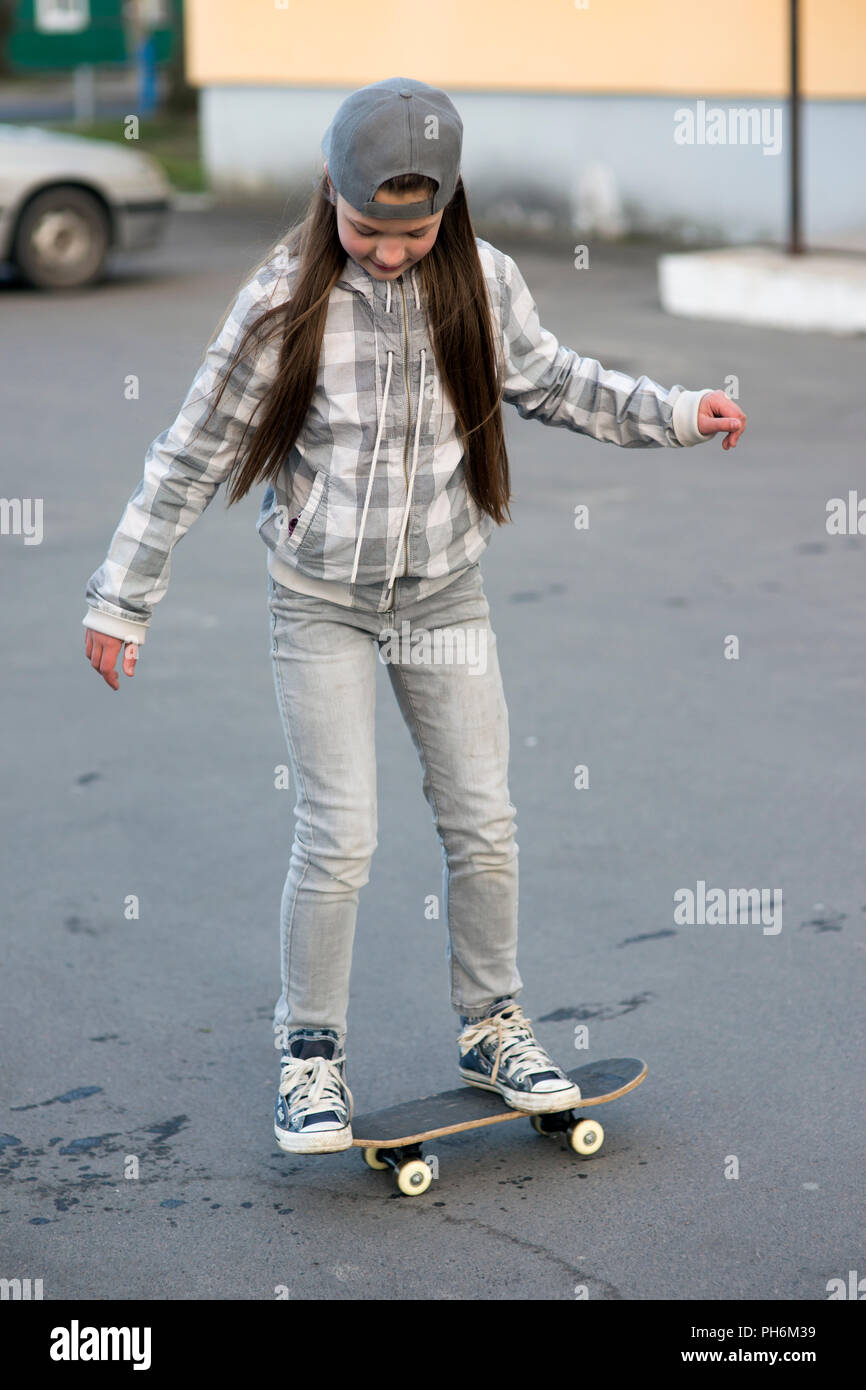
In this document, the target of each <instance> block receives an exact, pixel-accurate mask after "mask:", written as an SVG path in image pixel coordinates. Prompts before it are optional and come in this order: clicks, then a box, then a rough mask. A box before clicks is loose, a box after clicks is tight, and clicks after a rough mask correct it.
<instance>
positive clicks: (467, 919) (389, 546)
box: [84, 77, 745, 1153]
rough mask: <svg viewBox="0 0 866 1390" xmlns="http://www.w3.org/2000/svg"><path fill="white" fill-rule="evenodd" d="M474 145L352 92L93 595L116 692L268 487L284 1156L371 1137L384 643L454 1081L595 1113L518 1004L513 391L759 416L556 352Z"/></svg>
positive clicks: (160, 451) (613, 433) (671, 423)
mask: <svg viewBox="0 0 866 1390" xmlns="http://www.w3.org/2000/svg"><path fill="white" fill-rule="evenodd" d="M461 146H462V122H461V120H460V117H459V115H458V113H457V111H456V109H455V107H454V106H453V104H452V103H451V101H450V99H449V98H448V97H447V96H446V94H445V93H444V92H442V91H439V90H437V89H436V88H433V87H430V86H427V85H426V84H425V83H423V82H417V81H414V80H411V79H408V78H402V77H401V78H393V79H389V80H386V81H383V82H376V83H373V84H371V85H370V86H368V87H363V88H361V89H360V90H359V91H357V92H354V93H352V95H351V96H349V97H348V98H347V99H346V100H345V101H344V102H343V103H342V105H341V106H340V108H339V109H338V111H337V114H336V116H335V118H334V120H333V121H332V123H331V125H330V126H329V128H328V131H327V132H326V135H325V139H324V141H323V146H322V148H323V152H324V154H325V156H326V162H325V166H324V176H323V178H322V180H321V183H320V185H319V187H318V188H317V189H316V191H315V193H314V194H313V197H312V199H311V201H310V205H309V207H308V209H307V212H306V215H305V216H304V218H303V219H302V221H301V222H300V223H299V224H297V225H296V226H295V227H294V228H293V229H292V231H291V232H290V234H289V235H288V237H287V240H286V243H285V244H280V245H277V246H274V247H272V248H271V250H270V251H269V253H268V255H267V256H266V257H265V259H264V261H262V262H261V263H260V265H259V266H258V267H257V269H256V271H255V273H254V275H253V276H252V278H251V279H250V280H248V282H247V283H246V284H245V285H244V287H243V288H242V290H241V291H240V293H239V295H238V296H237V298H236V300H235V302H234V304H233V305H232V306H231V308H230V310H229V312H228V314H227V315H226V318H225V319H224V321H223V324H222V325H221V327H220V329H219V330H218V332H217V335H216V337H215V339H214V340H213V342H212V343H211V344H210V346H209V348H208V350H207V353H206V356H205V360H204V362H203V364H202V366H201V367H200V369H199V371H198V373H197V375H196V377H195V380H194V382H193V384H192V386H191V388H190V391H189V393H188V394H187V397H186V399H185V400H184V403H183V405H182V407H181V410H180V413H179V415H178V416H177V419H176V420H175V422H174V424H173V425H172V426H171V427H170V428H169V429H168V430H166V431H165V432H164V433H163V434H161V435H159V436H158V438H157V439H155V440H154V441H153V443H152V444H151V445H150V447H149V449H148V451H147V455H146V461H145V470H144V477H143V480H142V482H141V484H140V485H139V487H138V488H137V489H136V491H135V492H134V493H133V495H132V497H131V498H130V500H129V502H128V504H127V507H126V511H125V512H124V515H123V517H122V518H121V521H120V524H119V526H118V528H117V531H116V532H115V534H114V537H113V538H112V542H111V546H110V549H109V552H108V556H107V558H106V559H105V561H104V563H103V565H102V566H101V568H100V569H99V570H97V571H96V573H95V574H94V575H93V576H92V577H91V579H90V581H89V583H88V586H87V591H86V597H87V602H88V605H89V608H88V614H87V616H86V617H85V619H84V624H85V627H86V628H87V629H88V631H87V633H86V637H85V651H86V655H87V657H88V658H89V660H90V662H91V665H92V666H93V667H94V669H95V670H97V671H98V672H99V673H100V674H101V675H102V677H103V679H104V680H105V681H106V682H107V683H108V684H109V685H110V686H111V688H112V689H114V690H117V689H118V687H119V679H118V675H117V672H116V670H115V664H116V660H117V656H118V654H119V651H120V648H121V646H123V645H124V644H126V651H125V654H124V658H123V670H124V671H125V673H126V674H127V675H128V676H131V675H132V674H133V670H134V662H135V660H136V658H137V648H138V646H140V644H141V642H142V641H143V639H144V633H145V630H146V628H147V627H148V626H149V623H150V620H151V617H152V613H153V606H154V605H155V604H156V603H157V602H158V601H159V600H160V599H161V598H162V597H163V595H164V593H165V591H166V588H167V585H168V578H169V566H170V559H171V551H172V548H173V546H174V545H175V543H176V542H177V541H178V540H179V539H180V538H181V536H182V535H184V533H185V532H186V531H187V530H188V528H189V526H190V525H191V524H192V522H193V521H194V520H195V519H196V517H198V516H199V515H200V514H201V513H202V512H203V511H204V509H205V507H207V505H208V504H209V502H210V501H211V500H212V498H213V496H214V494H215V492H216V490H217V488H218V487H219V486H220V484H221V483H222V482H224V481H227V480H228V481H229V487H228V489H227V490H228V501H229V504H232V503H234V502H237V501H238V500H239V499H240V498H241V497H243V496H244V495H245V494H246V493H247V492H248V491H249V490H250V488H251V487H253V486H254V485H255V484H257V483H259V482H264V481H267V483H268V487H267V491H266V493H265V495H264V499H263V501H262V505H261V510H260V513H259V517H258V520H257V529H258V531H259V534H260V535H261V537H262V539H263V540H264V542H265V544H266V546H267V548H268V570H269V579H268V606H269V611H270V618H271V654H272V663H273V672H274V683H275V690H276V695H277V701H278V706H279V711H280V716H281V720H282V724H283V729H284V732H285V737H286V741H287V744H288V751H289V759H290V764H291V768H292V775H293V780H294V786H295V791H296V797H297V799H296V804H295V836H294V843H293V845H292V851H291V858H290V863H289V867H288V873H287V876H286V881H285V887H284V890H283V896H282V904H281V919H280V925H281V930H280V940H281V966H282V991H281V993H280V996H279V999H278V1000H277V1004H276V1009H275V1014H274V1032H275V1045H276V1047H277V1048H278V1049H279V1051H280V1054H281V1058H280V1080H279V1087H278V1093H277V1099H276V1106H275V1118H274V1133H275V1136H276V1140H277V1143H278V1144H279V1145H280V1147H281V1148H283V1149H285V1150H287V1151H288V1152H291V1153H323V1152H331V1151H335V1150H338V1149H344V1148H347V1147H348V1146H349V1145H350V1144H351V1142H352V1128H351V1116H352V1108H353V1100H352V1095H351V1092H350V1090H349V1087H348V1085H347V1079H346V1066H345V1062H346V1059H345V1052H344V1043H345V1033H346V1012H347V1004H348V982H349V967H350V961H351V952H352V939H353V933H354V928H355V918H356V913H357V906H358V892H359V889H360V888H361V887H362V886H363V885H364V884H365V883H367V881H368V876H369V873H368V871H369V866H370V860H371V856H372V854H373V850H374V849H375V847H376V832H377V817H376V762H375V751H374V695H375V681H376V659H377V656H381V655H383V654H384V652H385V649H386V647H387V651H388V654H389V655H388V659H387V669H388V675H389V678H390V680H391V684H392V686H393V688H394V693H395V695H396V698H397V700H398V703H399V706H400V710H401V712H402V714H403V717H404V719H405V720H406V723H407V726H408V728H409V730H410V733H411V736H412V739H413V742H414V744H415V747H416V748H417V751H418V755H419V758H420V760H421V764H422V767H423V770H424V778H423V789H424V794H425V796H426V798H427V800H428V802H429V804H430V806H431V809H432V812H433V817H434V821H435V825H436V829H437V833H438V835H439V839H440V843H441V845H442V850H443V899H444V904H445V909H446V913H447V925H448V952H447V954H448V962H449V968H450V980H451V1003H452V1005H453V1007H454V1009H455V1010H456V1011H457V1013H458V1014H459V1016H460V1023H461V1033H460V1036H459V1038H458V1047H459V1054H460V1062H459V1071H460V1075H461V1077H462V1078H463V1080H464V1081H466V1082H467V1083H469V1084H470V1085H473V1086H481V1087H484V1088H486V1089H488V1090H494V1091H498V1092H499V1093H500V1095H502V1096H503V1097H504V1099H505V1101H506V1102H507V1103H508V1104H509V1105H511V1106H513V1107H515V1108H516V1109H519V1110H525V1111H527V1112H530V1113H540V1112H543V1111H554V1110H562V1109H566V1108H568V1107H569V1106H571V1105H573V1104H575V1103H576V1102H577V1101H578V1100H579V1099H580V1095H579V1091H578V1089H577V1087H576V1086H574V1085H572V1084H571V1082H570V1081H569V1078H568V1076H567V1075H566V1073H565V1072H564V1071H563V1070H562V1069H561V1068H560V1067H559V1066H557V1065H556V1063H555V1062H554V1061H553V1060H552V1059H551V1058H550V1057H549V1056H548V1055H547V1053H546V1052H545V1050H544V1048H543V1047H542V1046H541V1045H540V1043H539V1042H538V1041H537V1039H536V1038H535V1036H534V1033H533V1030H532V1026H531V1022H530V1020H529V1019H528V1018H526V1017H525V1016H524V1014H523V1012H522V1009H521V1006H520V1005H519V1004H518V1003H517V996H518V994H519V993H520V990H521V988H522V982H521V979H520V975H519V974H518V970H517V963H516V955H517V849H518V847H517V843H516V841H515V838H514V816H515V808H514V806H513V805H512V804H511V801H510V799H509V794H508V781H507V768H508V755H509V739H508V714H507V710H506V706H505V701H504V697H503V692H502V684H501V680H500V674H499V666H498V661H497V654H496V638H495V635H494V633H493V631H492V628H491V626H490V621H489V607H488V604H487V600H486V597H485V595H484V590H483V585H482V578H481V573H480V564H479V562H480V556H481V554H482V553H483V551H484V550H485V548H486V546H487V543H488V539H489V537H490V534H491V531H492V529H493V525H494V523H496V524H497V525H501V524H502V523H503V522H504V521H505V519H506V517H508V518H509V519H510V513H509V507H508V503H509V501H510V498H511V490H510V482H509V466H508V458H507V454H506V449H505V442H504V436H503V427H502V417H501V403H502V401H503V400H505V401H510V402H511V403H512V404H513V405H514V406H515V407H516V408H517V411H518V413H519V414H520V415H522V416H523V417H524V418H526V419H534V420H539V421H540V422H541V423H542V424H546V425H554V426H560V427H564V428H566V429H571V430H575V431H578V432H580V433H583V434H589V435H591V436H592V437H594V438H596V439H600V440H606V441H608V442H610V443H614V444H620V445H622V446H624V447H626V448H637V447H645V448H646V447H659V446H663V445H668V446H673V447H679V446H684V445H692V444H696V443H698V442H700V441H701V440H702V439H704V438H705V437H709V436H710V435H711V434H712V433H713V432H716V431H719V430H721V431H725V432H727V436H728V437H727V438H726V439H725V440H724V447H725V448H728V447H733V446H734V445H736V443H737V440H738V438H739V435H740V433H741V432H742V430H743V428H744V426H745V416H744V414H743V412H742V411H741V410H740V409H739V407H738V406H737V405H735V404H734V403H733V402H732V401H730V400H729V399H728V397H727V396H726V395H725V393H724V392H722V391H714V390H712V389H711V388H707V389H705V390H702V391H687V390H685V389H684V388H683V387H682V386H673V387H671V389H670V390H666V389H665V388H664V387H662V386H659V385H657V384H656V383H655V382H653V381H651V380H649V379H648V378H647V377H646V376H641V377H640V378H638V379H637V380H634V379H632V378H630V377H628V376H625V375H624V374H623V373H621V372H615V371H607V370H605V369H604V368H603V367H602V366H601V365H600V364H599V363H598V362H596V361H594V360H593V359H591V358H585V357H580V356H579V355H578V354H577V353H576V352H574V351H573V350H571V349H570V348H567V347H564V346H560V344H559V343H558V342H557V341H556V339H555V338H554V337H553V335H552V334H551V333H549V332H547V330H545V329H544V328H542V327H541V325H540V323H539V320H538V313H537V310H536V306H535V303H534V302H533V299H532V296H531V295H530V293H529V290H528V289H527V286H526V284H525V282H524V280H523V278H522V276H521V274H520V271H519V270H518V268H517V266H516V264H515V263H514V261H513V260H512V259H511V258H510V257H509V256H507V255H505V254H504V253H503V252H501V251H499V250H497V249H496V247H494V246H491V245H490V243H489V242H486V241H483V240H482V239H480V238H478V237H476V236H475V235H474V232H473V228H472V222H471V220H470V216H469V210H468V206H467V202H466V194H465V191H464V188H463V183H462V180H461V178H460V174H459V166H460V154H461ZM214 391H215V392H216V394H215V397H214V400H213V402H212V403H211V404H210V405H209V408H208V409H205V405H206V403H207V402H208V400H209V397H210V396H211V394H212V393H213V392H214ZM254 417H255V418H254ZM395 632H399V633H400V639H401V640H400V642H399V643H398V644H397V658H396V659H393V658H392V656H391V653H392V652H393V649H394V644H393V640H392V639H393V635H394V633H395ZM407 638H408V642H409V651H408V655H407V641H406V639H407ZM419 638H420V639H421V646H420V647H419V646H418V642H417V639H419ZM443 638H447V641H445V642H444V643H443V641H442V640H441V639H443ZM431 639H432V648H433V650H432V655H431ZM425 640H426V646H425V645H424V644H425ZM443 645H444V646H445V647H447V652H446V659H445V660H443V659H442V648H443ZM479 650H480V651H482V652H483V657H482V659H481V660H480V661H478V660H472V661H470V660H467V659H466V655H467V653H468V652H470V651H471V652H473V653H475V654H476V656H477V653H478V652H479Z"/></svg>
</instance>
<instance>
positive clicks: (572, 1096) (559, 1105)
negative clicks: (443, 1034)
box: [460, 1067, 581, 1115]
mask: <svg viewBox="0 0 866 1390" xmlns="http://www.w3.org/2000/svg"><path fill="white" fill-rule="evenodd" d="M460 1075H461V1077H462V1078H463V1080H464V1081H465V1082H466V1083H467V1085H469V1086H477V1087H478V1089H479V1090H481V1091H495V1092H496V1094H497V1095H500V1096H501V1097H502V1099H503V1100H504V1101H505V1104H506V1105H509V1106H510V1107H511V1109H512V1110H522V1111H523V1113H524V1114H525V1115H553V1114H555V1113H556V1112H557V1111H558V1110H570V1109H571V1108H572V1106H573V1105H580V1099H581V1097H580V1088H579V1087H578V1086H571V1087H570V1088H569V1089H568V1090H567V1091H543V1092H541V1093H540V1094H538V1095H534V1096H533V1095H529V1094H528V1093H527V1092H526V1091H512V1090H510V1089H509V1087H508V1086H500V1085H499V1084H498V1082H491V1081H484V1080H482V1079H481V1078H479V1076H478V1073H477V1072H468V1071H464V1070H463V1068H462V1067H461V1068H460ZM518 1102H519V1103H518Z"/></svg>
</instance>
